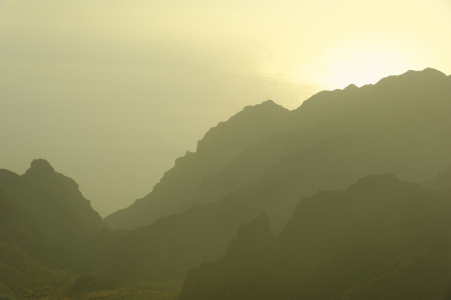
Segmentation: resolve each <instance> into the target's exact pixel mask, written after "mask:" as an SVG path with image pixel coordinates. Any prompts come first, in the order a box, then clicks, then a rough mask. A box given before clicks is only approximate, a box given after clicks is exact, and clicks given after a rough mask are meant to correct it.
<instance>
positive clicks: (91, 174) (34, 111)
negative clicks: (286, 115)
mask: <svg viewBox="0 0 451 300" xmlns="http://www.w3.org/2000/svg"><path fill="white" fill-rule="evenodd" d="M264 100H266V99H262V101H264ZM246 105H247V104H246ZM244 106H245V105H243V106H241V107H239V106H238V105H236V104H235V105H227V103H225V104H223V105H221V106H219V105H218V104H212V105H205V104H200V103H199V104H195V103H194V104H193V102H190V104H189V105H188V104H184V103H157V102H155V101H154V102H152V101H135V102H128V103H126V102H119V101H118V102H106V101H17V100H16V101H10V102H8V101H5V100H4V98H3V99H0V168H4V169H8V170H10V171H13V172H15V173H18V174H23V173H24V172H25V171H26V170H27V169H28V168H29V166H30V163H31V161H32V160H33V159H37V158H44V159H47V160H48V161H49V162H50V164H51V165H52V166H53V167H54V169H55V170H56V171H57V172H60V173H62V174H64V175H66V176H68V177H71V178H72V179H74V180H75V181H76V182H77V183H78V184H79V186H80V190H81V191H82V193H83V195H84V196H85V197H86V198H87V199H89V200H90V201H91V204H92V206H93V207H94V209H95V210H96V211H98V212H99V213H100V214H101V216H103V217H105V216H107V215H108V214H110V213H112V212H114V211H116V210H118V209H122V208H125V207H127V206H129V205H130V204H132V203H133V202H134V201H135V200H136V199H138V198H141V197H143V196H145V195H146V194H147V193H149V192H150V191H151V190H152V188H153V186H154V185H155V184H156V183H157V182H158V181H159V180H160V178H161V177H162V175H163V174H164V172H166V171H167V170H169V169H170V168H171V167H172V166H173V165H174V160H175V158H177V157H180V156H183V155H184V154H185V153H186V151H187V150H190V151H195V149H196V144H197V141H198V140H199V139H201V138H202V137H203V135H204V134H205V132H206V131H207V130H208V129H209V128H211V127H213V126H216V124H217V123H218V122H220V121H225V120H227V119H228V118H229V117H230V116H232V115H233V114H235V113H236V112H238V111H239V110H241V109H242V108H243V107H244Z"/></svg>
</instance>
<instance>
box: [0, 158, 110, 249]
mask: <svg viewBox="0 0 451 300" xmlns="http://www.w3.org/2000/svg"><path fill="white" fill-rule="evenodd" d="M0 187H1V188H2V189H3V190H4V191H5V192H6V193H7V194H8V195H10V197H11V198H12V199H14V201H15V203H16V204H17V207H18V208H19V209H20V211H21V213H22V214H23V215H24V216H26V217H28V218H29V219H30V221H31V222H32V224H33V226H34V227H35V228H36V229H37V230H38V231H39V232H40V233H41V234H42V235H43V236H45V237H46V238H47V239H48V240H49V241H51V242H52V243H53V244H54V245H56V246H61V247H65V248H74V247H77V246H79V245H80V244H81V243H83V242H85V241H87V240H89V239H91V238H93V237H94V236H95V235H97V234H98V233H99V231H100V228H101V227H105V224H104V223H103V221H102V218H101V217H100V215H99V214H98V213H97V212H96V211H94V209H92V207H91V203H90V202H89V200H87V199H85V198H84V197H83V195H82V194H81V192H80V190H79V189H78V184H77V183H76V182H75V181H74V180H72V179H71V178H69V177H66V176H64V175H63V174H60V173H57V172H55V170H54V169H53V167H52V166H51V165H50V164H49V163H48V162H47V161H46V160H44V159H37V160H34V161H33V162H32V163H31V167H30V168H29V169H28V170H27V171H26V172H25V174H23V175H20V176H19V175H17V174H15V173H13V172H11V171H8V170H5V169H0Z"/></svg>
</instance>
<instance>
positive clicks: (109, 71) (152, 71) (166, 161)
mask: <svg viewBox="0 0 451 300" xmlns="http://www.w3.org/2000/svg"><path fill="white" fill-rule="evenodd" d="M450 53H451V0H421V1H419V0H378V1H362V0H342V1H336V0H334V1H332V0H327V1H326V0H316V1H306V0H297V1H294V0H293V1H281V0H278V1H275V0H266V1H265V0H258V1H257V0H240V1H238V0H227V1H212V0H208V1H207V0H193V1H176V0H128V1H126V0H123V1H119V0H72V1H69V0H39V1H34V0H0V68H1V69H0V70H1V71H0V105H1V107H0V118H1V121H0V125H1V128H0V138H1V139H2V140H1V141H0V151H1V152H3V153H0V168H1V167H7V168H10V169H12V170H13V171H16V172H23V171H24V170H25V169H26V168H27V166H28V165H29V163H30V159H31V158H38V157H43V158H47V159H49V160H50V161H51V163H52V162H53V163H52V164H54V165H55V164H56V165H57V166H58V167H59V170H60V171H62V172H63V173H64V172H66V173H69V174H68V175H72V177H74V179H76V180H77V181H78V182H81V183H82V184H81V186H82V189H83V187H85V189H84V190H85V191H87V193H88V194H89V195H90V197H91V198H92V199H91V200H92V201H93V203H94V202H95V201H96V199H93V198H96V197H103V198H105V199H107V198H108V197H110V196H111V195H110V196H108V195H107V194H105V195H103V196H99V194H98V193H102V192H97V194H95V193H94V192H93V191H94V190H95V189H96V187H95V186H88V185H89V182H90V180H89V178H93V177H96V176H97V177H101V176H104V175H102V174H103V173H101V172H99V173H96V172H94V173H92V172H93V171H92V172H91V173H92V175H90V176H91V177H89V176H88V175H83V174H84V173H83V172H85V173H86V172H87V170H89V168H92V169H93V170H95V169H96V168H97V169H100V168H102V164H103V165H110V166H115V164H120V165H123V167H122V169H121V168H119V167H117V168H116V167H113V168H112V169H113V170H116V172H118V173H121V172H122V173H124V172H125V171H124V170H125V169H127V168H128V169H127V170H128V172H129V173H130V175H127V176H128V177H127V180H128V181H129V182H142V183H140V184H138V185H139V186H140V188H138V187H135V186H132V187H129V189H130V190H134V191H136V193H135V194H133V193H131V194H127V193H125V194H124V195H120V197H125V198H127V201H129V202H130V201H132V200H130V199H134V198H136V197H138V196H143V195H144V194H145V193H146V192H148V191H150V190H151V187H152V186H153V184H154V183H155V182H157V181H158V178H159V177H160V176H161V175H162V173H163V172H164V171H165V170H166V169H167V168H169V167H170V166H171V165H172V164H173V159H174V158H175V157H177V156H180V155H182V154H183V153H184V152H185V151H186V150H187V149H191V150H195V144H196V141H197V140H198V139H200V138H201V137H202V135H203V134H204V133H205V131H206V130H207V129H208V128H210V127H211V126H214V125H215V124H216V123H217V122H219V121H222V120H225V119H227V118H228V117H230V116H231V115H232V114H233V113H235V112H237V111H239V110H240V109H241V108H242V107H244V106H245V105H251V104H256V103H260V102H262V101H264V100H266V99H272V100H274V101H275V102H277V103H279V104H281V105H284V106H285V107H287V108H295V107H297V106H299V105H300V104H301V103H302V101H303V100H305V99H306V98H308V97H309V96H311V95H312V94H314V93H316V92H318V91H320V90H322V89H335V88H343V87H345V86H347V85H349V84H351V83H355V84H356V85H358V86H361V85H363V84H366V83H375V82H377V81H378V80H379V79H380V78H382V77H384V76H387V75H395V74H401V73H404V72H405V71H407V70H409V69H415V70H420V69H424V68H426V67H433V68H436V69H439V70H441V71H442V72H444V73H446V74H450V73H451V56H450ZM143 140H146V141H147V142H142V141H143ZM6 144H7V145H6ZM85 144H86V145H88V146H86V147H85ZM74 147H75V148H74ZM77 147H78V148H77ZM24 148H26V149H27V150H26V151H25V150H24ZM137 148H140V149H141V150H142V151H141V152H140V153H141V154H139V155H138V154H137V153H136V152H134V151H136V149H137ZM52 149H53V150H52ZM55 149H58V150H59V152H56V151H55ZM89 149H95V151H94V150H92V151H94V152H95V153H97V154H96V155H93V154H89V153H91V152H89V151H91V150H89ZM52 151H53V152H52ZM94 152H93V153H94ZM80 153H83V155H80ZM112 153H113V154H112ZM163 154H164V155H163ZM127 156H134V157H135V161H134V162H133V163H132V162H131V161H130V158H128V159H129V160H127V159H125V157H127ZM105 157H108V159H107V158H105ZM145 157H146V158H147V160H146V161H147V163H145V162H143V161H142V160H143V159H144V158H145ZM82 158H83V159H82ZM67 161H70V162H71V163H67ZM99 161H102V163H99ZM140 161H141V162H140ZM152 161H153V162H152ZM96 163H97V164H96ZM70 165H72V167H70ZM139 168H142V170H141V171H139V170H138V169H139ZM144 169H145V170H147V171H143V170H144ZM122 173H121V174H122ZM125 173H127V172H125ZM125 173H124V174H125ZM127 174H128V173H127ZM132 174H135V175H132ZM144 174H145V175H144ZM81 176H88V177H86V178H85V179H84V178H80V177H81ZM77 177H78V178H77ZM102 180H103V181H102V182H104V183H105V182H107V181H108V179H107V178H104V179H102ZM116 180H117V182H116V183H114V184H113V183H111V182H110V185H119V186H120V184H121V183H122V182H123V181H124V178H122V177H120V176H119V177H118V178H116ZM91 181H92V180H91ZM87 184H88V185H87ZM105 184H106V183H105ZM128 185H130V183H129V184H128ZM97 190H108V189H107V188H105V187H104V186H103V185H102V186H100V187H98V188H97ZM138 190H139V191H138ZM105 193H107V192H105ZM89 195H88V196H89ZM102 201H103V200H102ZM105 201H106V200H105ZM117 201H119V200H117ZM124 201H125V200H124ZM119 202H120V201H119ZM119 202H118V203H119ZM124 203H125V202H124ZM118 206H120V205H119V204H118ZM99 207H100V206H99ZM111 209H113V208H110V210H111ZM115 209H117V208H115Z"/></svg>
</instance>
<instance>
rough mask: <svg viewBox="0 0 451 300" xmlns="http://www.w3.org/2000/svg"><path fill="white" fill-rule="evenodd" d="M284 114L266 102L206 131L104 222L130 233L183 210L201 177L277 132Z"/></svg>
mask: <svg viewBox="0 0 451 300" xmlns="http://www.w3.org/2000/svg"><path fill="white" fill-rule="evenodd" d="M288 113H289V111H288V110H286V109H285V108H283V107H281V106H279V105H277V104H275V103H274V102H272V101H270V100H268V101H266V102H264V103H262V104H260V105H256V106H248V107H246V108H244V109H243V111H241V112H239V113H238V114H236V115H234V116H233V117H231V118H230V119H229V120H228V121H227V122H221V123H219V124H218V125H217V126H216V127H214V128H212V129H210V130H209V131H208V132H207V133H206V134H205V136H204V138H203V139H202V140H200V141H199V142H198V145H197V151H196V152H195V153H191V152H187V153H186V155H185V156H184V157H180V158H178V159H176V161H175V165H174V167H173V168H172V169H170V170H169V171H167V172H166V173H165V174H164V176H163V178H161V180H160V182H159V183H158V184H157V185H155V187H154V188H153V190H152V191H151V192H150V193H149V194H148V195H146V196H145V197H144V198H142V199H138V200H136V201H135V203H133V204H132V205H131V206H130V207H127V208H125V209H122V210H119V211H117V212H115V213H113V214H111V215H109V216H107V217H106V218H105V222H106V223H107V224H108V225H110V226H111V227H113V228H125V229H134V228H136V227H139V226H145V225H149V224H151V223H153V222H154V221H155V220H157V219H158V218H160V217H163V216H167V215H169V214H171V213H174V212H178V211H181V210H184V209H183V208H184V207H183V203H184V202H185V201H186V200H187V199H188V198H189V197H191V196H192V195H193V194H194V193H195V192H196V191H197V189H198V188H199V186H200V184H201V182H202V179H203V177H204V176H207V175H210V174H213V173H215V172H218V171H219V170H221V169H222V168H224V167H225V166H226V165H227V164H228V163H230V161H231V160H232V159H233V158H234V157H235V156H236V155H238V154H239V153H240V152H242V151H243V150H244V149H246V148H248V147H249V146H252V145H254V144H255V143H257V142H259V141H260V140H262V139H264V138H266V137H269V136H271V135H272V134H275V133H277V132H278V131H280V129H281V128H282V127H283V126H284V124H285V122H286V117H287V115H288ZM181 206H182V208H180V207H181Z"/></svg>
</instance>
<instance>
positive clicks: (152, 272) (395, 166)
mask: <svg viewBox="0 0 451 300" xmlns="http://www.w3.org/2000/svg"><path fill="white" fill-rule="evenodd" d="M316 102H317V103H316ZM330 106H332V107H336V109H330V108H329V107H330ZM449 111H451V84H450V81H449V78H448V77H446V76H445V75H443V74H442V73H440V72H438V71H435V70H431V69H426V70H425V71H422V72H413V71H409V72H407V73H406V74H403V75H400V76H394V77H390V78H386V79H383V80H381V81H380V82H379V83H378V84H376V85H374V86H372V85H370V86H365V87H362V88H357V87H355V86H351V87H348V88H347V89H345V90H343V91H340V90H337V91H332V92H322V93H320V94H318V95H316V96H314V97H312V98H311V99H310V100H308V101H306V102H305V104H303V105H302V106H301V107H300V108H299V109H298V110H295V111H293V112H292V113H290V117H289V119H287V121H286V124H287V125H286V130H287V131H285V132H282V131H279V133H275V134H273V135H272V136H270V137H268V138H266V139H262V140H261V141H260V142H258V143H255V144H253V145H252V146H249V147H248V148H247V149H246V150H244V151H243V152H241V153H240V154H238V155H236V157H235V158H234V159H233V160H232V162H231V163H230V164H229V165H228V166H226V167H225V168H223V170H222V171H220V172H218V173H216V174H214V175H211V176H209V177H208V178H205V179H204V184H201V185H200V186H201V189H200V190H199V191H198V193H196V194H195V195H194V196H193V197H192V198H190V199H189V200H187V202H186V203H185V205H187V204H189V203H196V202H205V203H206V202H208V201H211V202H210V203H206V204H197V205H194V206H193V207H191V208H190V209H188V210H187V211H185V212H183V213H180V214H173V215H170V216H168V217H165V218H161V219H160V220H158V221H156V222H155V223H154V224H152V225H150V226H146V227H143V228H139V229H137V230H134V231H132V232H130V233H128V234H126V235H125V236H124V238H123V239H119V240H118V241H117V243H118V245H119V246H118V250H117V252H116V254H114V255H113V256H111V254H109V256H108V257H114V259H113V258H112V259H111V260H109V262H105V265H104V266H105V267H106V269H104V270H105V272H111V273H113V274H115V275H116V276H123V277H125V278H153V279H158V278H180V277H182V276H183V274H184V272H185V271H186V270H188V269H189V268H192V267H194V266H196V265H199V264H200V263H202V262H204V261H213V260H215V259H218V258H219V257H221V256H222V255H223V254H224V253H225V249H226V245H227V243H228V241H229V240H230V239H231V238H232V237H233V236H234V235H235V233H236V231H237V230H238V228H239V226H240V225H241V224H242V223H243V222H249V221H251V220H253V219H255V218H256V217H257V216H258V215H259V214H260V213H261V212H262V211H265V212H266V213H267V214H268V216H269V218H270V220H271V227H272V228H273V230H274V231H275V232H281V231H282V229H283V228H284V226H285V225H286V223H287V221H288V220H289V219H290V218H291V216H292V212H293V210H294V208H295V207H296V205H297V203H299V201H300V200H301V199H302V198H303V197H308V196H312V195H314V194H315V193H317V192H318V191H319V190H335V189H344V188H346V187H347V186H349V185H350V184H352V183H353V182H355V181H356V180H358V179H359V178H361V177H363V176H367V175H368V174H377V173H384V172H392V173H395V174H397V175H398V176H399V177H400V178H402V179H404V180H407V179H408V180H411V181H425V180H427V179H430V178H432V177H433V176H434V175H435V174H437V173H438V171H439V170H441V169H443V166H446V165H449V163H450V162H451V140H450V139H449V138H448V137H449V136H450V134H451V119H450V118H448V112H449ZM303 118H304V119H305V120H304V121H302V119H303ZM298 119H299V120H298ZM289 128H291V129H289ZM293 128H298V129H293ZM199 153H200V152H199ZM193 155H194V154H193ZM199 155H200V154H199ZM142 213H143V214H144V213H146V210H145V209H143V212H142ZM95 255H98V256H100V255H101V254H95Z"/></svg>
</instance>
